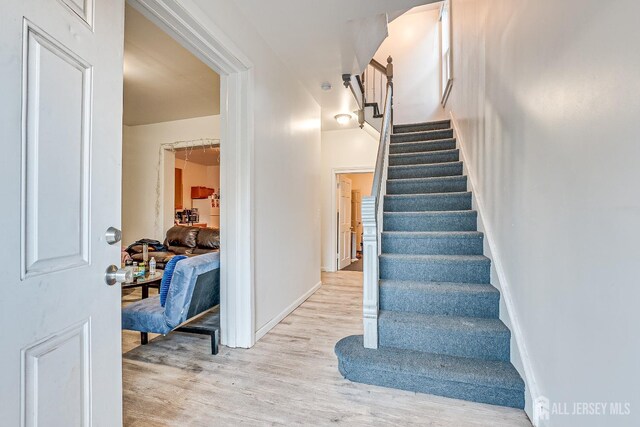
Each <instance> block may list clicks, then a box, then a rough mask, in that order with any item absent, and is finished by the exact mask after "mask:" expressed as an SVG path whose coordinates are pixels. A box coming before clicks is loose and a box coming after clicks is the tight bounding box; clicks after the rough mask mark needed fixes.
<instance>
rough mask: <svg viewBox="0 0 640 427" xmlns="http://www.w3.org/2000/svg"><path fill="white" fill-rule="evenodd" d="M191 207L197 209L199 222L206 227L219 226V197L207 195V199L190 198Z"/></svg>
mask: <svg viewBox="0 0 640 427" xmlns="http://www.w3.org/2000/svg"><path fill="white" fill-rule="evenodd" d="M191 207H192V208H196V209H198V214H199V215H200V222H201V223H206V224H207V227H213V228H220V199H218V198H216V197H215V195H214V196H209V198H207V199H192V200H191Z"/></svg>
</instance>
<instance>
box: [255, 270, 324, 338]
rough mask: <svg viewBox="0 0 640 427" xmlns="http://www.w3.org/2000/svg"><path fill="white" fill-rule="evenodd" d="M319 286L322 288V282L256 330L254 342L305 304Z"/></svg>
mask: <svg viewBox="0 0 640 427" xmlns="http://www.w3.org/2000/svg"><path fill="white" fill-rule="evenodd" d="M320 286H322V281H320V282H318V283H316V284H315V285H314V286H313V287H312V288H311V289H309V290H308V291H307V292H305V294H304V295H302V296H301V297H300V298H298V299H297V300H295V301H294V302H293V303H291V305H289V306H288V307H287V308H285V309H284V310H282V312H281V313H280V314H278V315H277V316H276V317H274V318H273V319H271V320H270V321H269V322H268V323H267V324H266V325H264V326H263V327H262V328H260V329H258V331H257V332H256V342H258V340H259V339H260V338H262V337H263V336H265V335H267V333H268V332H269V331H270V330H271V329H273V328H274V327H275V326H276V325H277V324H278V323H280V322H281V321H282V319H284V318H285V317H287V316H288V315H290V314H291V313H292V312H293V310H295V309H296V308H298V307H299V306H300V304H302V303H303V302H305V301H306V300H307V299H308V298H309V297H310V296H311V295H313V294H315V293H316V291H317V290H318V289H320Z"/></svg>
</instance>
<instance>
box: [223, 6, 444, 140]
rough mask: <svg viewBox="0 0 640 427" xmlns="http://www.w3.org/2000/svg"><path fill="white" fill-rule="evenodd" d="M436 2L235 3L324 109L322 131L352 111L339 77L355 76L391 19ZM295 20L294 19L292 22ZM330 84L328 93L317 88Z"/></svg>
mask: <svg viewBox="0 0 640 427" xmlns="http://www.w3.org/2000/svg"><path fill="white" fill-rule="evenodd" d="M436 1H438V0H348V1H344V0H323V1H312V0H304V1H302V0H270V1H268V2H266V1H264V0H236V1H235V2H234V4H235V5H236V6H237V7H238V8H239V9H240V10H241V12H242V13H243V15H244V16H245V17H246V18H247V20H248V21H249V22H250V23H251V25H253V26H254V27H255V28H256V29H257V31H258V32H259V33H260V35H261V36H262V37H263V38H264V39H265V41H266V42H267V44H269V46H270V47H271V48H272V49H273V51H274V52H275V54H276V55H277V56H278V57H279V58H280V59H281V60H282V61H283V62H284V63H285V65H287V67H288V68H289V69H290V70H291V71H292V73H293V74H295V75H296V76H298V78H299V80H300V81H301V82H302V84H303V85H304V86H305V87H306V88H307V89H308V90H309V92H311V94H312V95H313V97H314V98H315V99H316V100H317V101H318V103H319V104H320V106H321V107H322V129H323V130H331V129H340V128H349V127H356V126H357V122H356V120H355V117H354V120H352V121H351V124H349V125H347V126H340V125H338V124H337V122H336V121H335V119H334V116H335V115H336V114H339V113H349V112H353V111H354V110H355V109H356V104H355V101H354V100H353V96H352V95H351V94H350V92H349V91H348V90H347V89H345V87H344V86H343V85H342V78H341V76H342V74H343V73H349V74H359V73H360V72H361V71H362V70H363V69H364V67H365V66H366V64H367V63H368V62H369V59H371V58H372V57H373V55H374V53H375V52H376V50H377V49H378V47H379V46H380V44H381V43H382V41H383V40H384V39H385V38H386V36H387V28H386V23H387V17H388V19H389V20H393V19H395V18H396V17H398V16H399V15H401V14H402V13H404V12H406V11H407V10H409V9H411V8H412V7H414V6H419V5H423V4H427V3H435V2H436ZM292 17H295V19H292ZM323 82H329V83H331V85H332V89H331V90H330V91H326V92H325V91H322V90H321V88H320V85H321V84H322V83H323Z"/></svg>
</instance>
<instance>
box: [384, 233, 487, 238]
mask: <svg viewBox="0 0 640 427" xmlns="http://www.w3.org/2000/svg"><path fill="white" fill-rule="evenodd" d="M382 234H383V235H384V236H386V237H392V238H398V239H468V238H477V239H481V238H483V237H484V233H482V232H480V231H383V232H382Z"/></svg>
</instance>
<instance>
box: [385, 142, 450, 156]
mask: <svg viewBox="0 0 640 427" xmlns="http://www.w3.org/2000/svg"><path fill="white" fill-rule="evenodd" d="M455 148H456V140H455V139H445V140H442V141H434V142H411V143H407V144H391V145H389V154H402V153H424V152H427V151H438V150H454V149H455Z"/></svg>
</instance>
